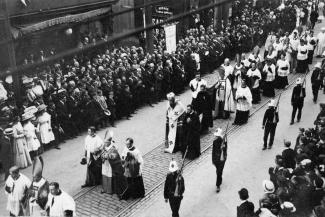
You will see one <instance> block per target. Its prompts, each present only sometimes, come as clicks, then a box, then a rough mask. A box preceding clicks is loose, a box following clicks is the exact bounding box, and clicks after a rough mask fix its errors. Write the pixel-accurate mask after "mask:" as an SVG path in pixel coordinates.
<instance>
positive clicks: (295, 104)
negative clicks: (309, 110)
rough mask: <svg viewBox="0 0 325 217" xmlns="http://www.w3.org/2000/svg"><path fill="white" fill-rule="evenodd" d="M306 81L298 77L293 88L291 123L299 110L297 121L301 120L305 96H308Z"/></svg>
mask: <svg viewBox="0 0 325 217" xmlns="http://www.w3.org/2000/svg"><path fill="white" fill-rule="evenodd" d="M304 83H305V81H302V79H301V78H297V81H296V86H295V87H294V88H293V91H292V96H291V105H292V114H291V122H290V125H292V124H293V123H294V119H295V117H296V113H297V110H298V116H297V121H298V122H300V119H301V112H302V108H303V107H304V98H305V97H306V89H305V87H304Z"/></svg>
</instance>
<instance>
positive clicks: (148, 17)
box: [143, 0, 153, 53]
mask: <svg viewBox="0 0 325 217" xmlns="http://www.w3.org/2000/svg"><path fill="white" fill-rule="evenodd" d="M148 3H149V0H144V4H148ZM143 11H144V16H143V17H144V26H149V25H152V5H149V6H147V7H145V8H144V10H143ZM145 40H146V49H147V52H149V53H152V52H153V30H152V29H149V30H147V31H146V39H145Z"/></svg>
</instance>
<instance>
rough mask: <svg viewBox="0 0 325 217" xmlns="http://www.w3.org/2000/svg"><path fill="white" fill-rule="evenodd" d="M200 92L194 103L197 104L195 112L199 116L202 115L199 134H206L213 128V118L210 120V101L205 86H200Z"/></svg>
mask: <svg viewBox="0 0 325 217" xmlns="http://www.w3.org/2000/svg"><path fill="white" fill-rule="evenodd" d="M200 89H201V90H200V92H199V93H198V94H197V97H196V103H197V112H198V114H199V115H202V119H201V132H206V131H207V130H209V127H213V118H212V107H213V106H212V99H211V96H210V94H209V93H208V91H207V90H206V86H205V85H204V84H202V85H201V86H200Z"/></svg>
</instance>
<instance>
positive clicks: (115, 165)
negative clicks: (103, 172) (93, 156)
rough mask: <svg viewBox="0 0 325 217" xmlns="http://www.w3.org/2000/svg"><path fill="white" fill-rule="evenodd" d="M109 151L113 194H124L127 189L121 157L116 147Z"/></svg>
mask: <svg viewBox="0 0 325 217" xmlns="http://www.w3.org/2000/svg"><path fill="white" fill-rule="evenodd" d="M111 146H112V147H111V148H110V149H109V151H108V161H109V163H110V166H111V168H112V193H113V194H118V195H120V194H122V193H123V191H125V189H126V188H127V182H126V178H125V177H124V168H123V165H122V160H121V157H120V155H119V153H118V151H117V149H116V147H115V146H114V145H111Z"/></svg>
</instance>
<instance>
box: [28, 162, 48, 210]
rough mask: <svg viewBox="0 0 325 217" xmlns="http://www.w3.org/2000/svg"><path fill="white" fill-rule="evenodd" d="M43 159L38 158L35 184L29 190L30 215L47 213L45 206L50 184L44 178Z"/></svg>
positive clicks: (35, 166) (34, 175) (34, 173)
mask: <svg viewBox="0 0 325 217" xmlns="http://www.w3.org/2000/svg"><path fill="white" fill-rule="evenodd" d="M43 166H44V163H43V159H42V157H41V156H38V157H36V158H35V160H34V164H33V182H32V184H31V186H30V188H29V193H28V196H29V214H30V216H41V215H42V214H44V213H45V206H46V203H47V200H48V195H49V191H50V190H49V183H48V181H47V180H46V179H45V178H43V176H42V173H43Z"/></svg>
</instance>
